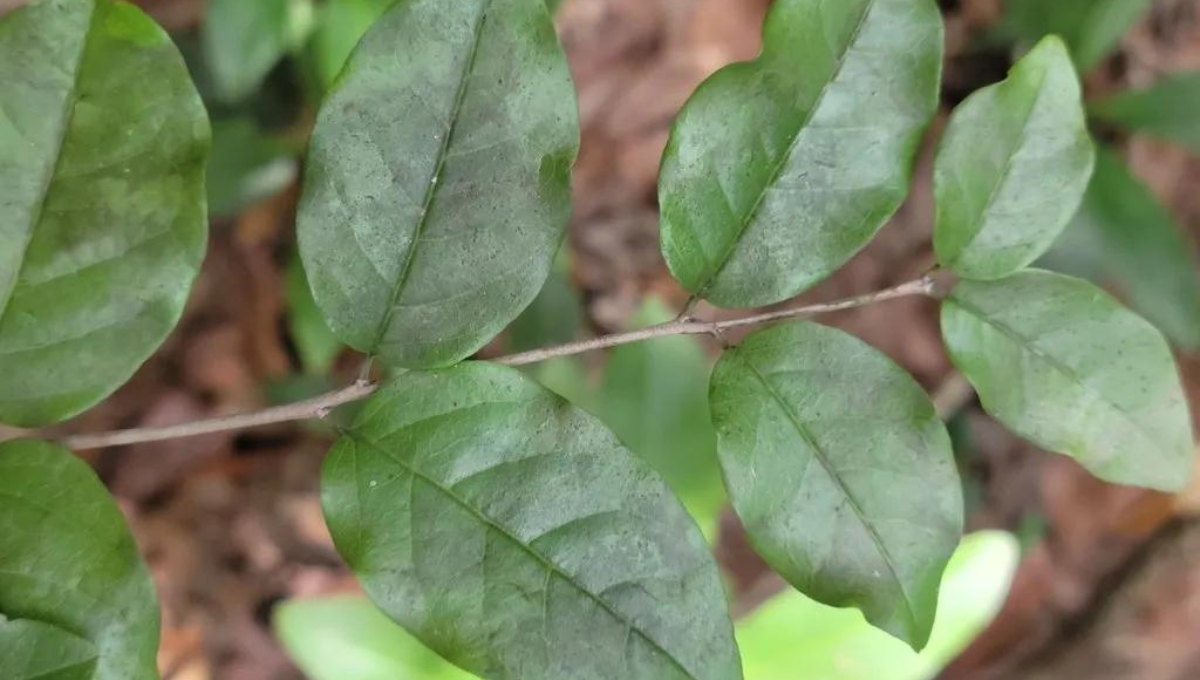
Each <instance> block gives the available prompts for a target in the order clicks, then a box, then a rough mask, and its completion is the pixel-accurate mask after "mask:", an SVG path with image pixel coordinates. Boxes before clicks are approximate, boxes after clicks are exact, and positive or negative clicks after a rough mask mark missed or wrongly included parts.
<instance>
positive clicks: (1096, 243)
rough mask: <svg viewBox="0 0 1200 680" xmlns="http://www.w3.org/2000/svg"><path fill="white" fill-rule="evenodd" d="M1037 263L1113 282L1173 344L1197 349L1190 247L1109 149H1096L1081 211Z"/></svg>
mask: <svg viewBox="0 0 1200 680" xmlns="http://www.w3.org/2000/svg"><path fill="white" fill-rule="evenodd" d="M1044 264H1045V266H1047V267H1049V268H1051V269H1057V270H1060V271H1064V272H1066V273H1069V274H1074V275H1076V276H1086V277H1088V278H1091V279H1094V280H1096V281H1097V282H1099V283H1111V284H1115V285H1116V286H1117V287H1118V288H1119V289H1120V290H1121V291H1122V292H1123V293H1124V294H1125V295H1126V296H1127V297H1128V300H1129V302H1130V304H1131V305H1132V306H1133V308H1134V309H1136V310H1137V311H1138V312H1140V313H1141V314H1143V315H1145V317H1146V318H1147V319H1149V320H1150V321H1151V322H1152V323H1153V324H1154V325H1156V326H1158V327H1159V329H1161V330H1162V331H1163V333H1165V334H1166V335H1167V337H1168V338H1170V339H1171V340H1172V341H1173V342H1174V343H1175V344H1176V345H1178V346H1180V347H1182V348H1184V349H1187V350H1195V349H1200V262H1198V261H1197V256H1196V244H1194V243H1192V242H1191V241H1190V240H1189V239H1187V238H1186V236H1185V235H1184V233H1183V230H1182V229H1181V228H1180V227H1179V225H1177V224H1176V223H1175V220H1174V219H1173V218H1172V217H1171V213H1170V211H1168V210H1167V208H1166V207H1165V206H1163V205H1162V204H1161V203H1160V202H1159V201H1158V199H1157V198H1155V196H1154V194H1153V193H1152V192H1151V191H1150V189H1149V188H1148V187H1147V186H1145V185H1144V184H1142V182H1141V181H1140V180H1139V179H1138V178H1137V177H1135V176H1134V175H1133V173H1132V172H1131V171H1130V169H1129V168H1128V167H1127V166H1126V165H1125V163H1124V162H1123V161H1122V160H1121V158H1120V157H1119V156H1117V154H1116V153H1114V152H1112V151H1109V150H1106V149H1103V148H1101V149H1100V153H1099V155H1098V156H1097V160H1096V172H1095V174H1094V175H1093V176H1092V182H1091V185H1090V186H1089V187H1088V192H1087V196H1086V197H1085V198H1084V201H1083V208H1082V209H1081V210H1080V211H1079V214H1078V215H1076V217H1075V220H1074V222H1072V223H1071V225H1070V226H1069V227H1068V228H1067V231H1066V233H1064V234H1063V238H1062V239H1061V240H1060V241H1059V242H1058V243H1057V244H1055V246H1054V248H1052V249H1051V251H1050V252H1049V253H1048V254H1047V256H1046V258H1045V259H1044Z"/></svg>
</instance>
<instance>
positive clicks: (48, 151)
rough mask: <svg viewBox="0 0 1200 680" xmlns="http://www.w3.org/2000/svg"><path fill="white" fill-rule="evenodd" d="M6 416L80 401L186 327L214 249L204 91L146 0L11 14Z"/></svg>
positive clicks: (46, 419)
mask: <svg viewBox="0 0 1200 680" xmlns="http://www.w3.org/2000/svg"><path fill="white" fill-rule="evenodd" d="M0 82H3V83H4V87H3V88H0V111H3V114H2V115H0V375H3V376H4V379H3V380H0V421H5V422H9V423H13V424H16V425H22V426H36V425H44V424H47V423H51V422H54V421H57V420H61V419H63V418H67V417H70V416H72V415H75V414H76V413H79V412H80V411H82V410H84V409H86V408H88V407H90V406H92V405H93V404H95V403H96V402H98V401H100V400H101V399H103V398H104V397H106V396H108V394H110V393H111V392H112V391H113V390H115V389H116V388H117V387H118V386H120V385H121V384H122V383H123V382H125V380H127V379H128V378H129V376H130V375H132V374H133V372H134V370H136V369H137V367H138V366H139V365H140V364H141V363H142V362H143V361H144V360H145V359H146V358H147V357H148V356H149V355H150V354H151V353H152V352H153V351H154V350H155V349H156V348H157V347H158V345H159V344H160V343H161V342H162V340H163V339H164V338H165V337H166V335H167V333H168V332H169V331H170V330H171V328H172V327H174V325H175V323H176V321H178V319H179V315H180V314H181V313H182V311H183V305H184V301H185V300H186V299H187V294H188V291H189V289H190V288H191V284H192V280H193V279H194V278H195V275H196V272H197V270H198V269H199V266H200V260H201V258H202V257H203V255H204V244H205V239H206V238H207V219H206V216H205V196H204V164H205V158H206V157H207V155H208V147H209V128H208V118H207V116H206V114H205V112H204V106H203V104H201V102H200V97H199V95H198V94H197V93H196V89H195V87H194V86H193V85H192V82H191V80H190V78H189V77H188V72H187V69H186V68H185V66H184V63H183V59H182V58H181V57H180V55H179V52H178V50H176V49H175V46H174V45H173V44H172V43H171V40H170V38H168V37H167V34H166V33H165V32H163V30H162V29H161V28H159V27H158V26H157V25H155V24H154V22H153V21H152V20H151V19H150V18H149V17H147V16H146V15H145V14H143V13H142V12H141V11H140V10H138V9H137V8H136V7H134V6H133V5H128V4H125V3H113V2H109V1H108V0H40V1H39V2H35V3H33V4H30V5H26V6H24V7H22V8H20V9H17V10H14V11H12V12H11V13H9V14H7V15H5V16H4V17H3V18H0Z"/></svg>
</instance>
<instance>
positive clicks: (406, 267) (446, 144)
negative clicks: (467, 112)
mask: <svg viewBox="0 0 1200 680" xmlns="http://www.w3.org/2000/svg"><path fill="white" fill-rule="evenodd" d="M491 7H492V0H487V1H486V2H485V3H484V5H483V7H482V8H481V9H480V10H479V17H478V18H477V19H476V21H475V26H474V27H473V29H472V40H471V53H470V55H468V56H467V60H466V64H464V65H463V70H462V74H461V75H460V76H459V80H458V90H457V92H455V94H454V106H453V107H452V108H451V111H450V123H449V125H448V126H447V130H446V134H445V138H444V139H443V140H442V144H441V147H440V148H439V149H438V155H437V162H436V163H435V164H434V168H433V175H432V176H431V177H430V178H429V181H428V182H427V183H426V185H425V196H424V197H423V199H422V201H421V216H420V219H419V220H418V221H417V228H416V229H415V230H414V231H413V237H412V241H411V242H410V243H409V245H408V249H407V250H406V251H405V253H404V262H403V263H402V264H401V265H400V273H399V274H397V276H396V282H395V283H394V284H393V285H392V293H391V295H390V296H388V305H387V308H386V309H384V311H383V318H382V319H381V320H380V322H379V328H377V329H376V331H375V341H374V342H372V343H371V347H370V350H369V353H370V354H377V353H378V352H379V346H380V345H381V344H383V337H384V335H385V334H386V333H387V329H388V326H390V325H391V323H392V316H393V315H394V314H395V311H396V303H397V301H399V299H400V295H401V293H402V292H403V290H404V285H405V284H406V283H407V282H408V276H409V274H410V273H411V272H412V265H413V260H414V259H415V257H416V254H417V246H418V245H419V244H420V241H421V235H422V234H424V233H425V227H426V225H427V224H428V223H429V214H430V212H432V211H431V210H430V208H431V207H432V206H433V200H434V198H435V197H436V196H437V192H438V188H439V187H440V186H441V182H439V181H438V180H439V179H440V178H441V175H442V171H443V170H444V169H445V166H446V157H447V155H448V153H449V150H450V145H451V143H452V141H453V139H454V134H455V132H457V130H458V120H459V114H460V113H461V112H462V107H463V102H464V101H466V98H467V82H468V81H469V80H470V76H471V73H472V72H473V71H474V70H475V58H476V57H477V56H478V54H479V43H480V42H481V39H482V35H483V25H484V23H485V21H486V19H487V13H488V10H490V9H491Z"/></svg>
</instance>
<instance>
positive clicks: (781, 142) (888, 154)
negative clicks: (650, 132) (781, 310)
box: [658, 0, 942, 307]
mask: <svg viewBox="0 0 1200 680" xmlns="http://www.w3.org/2000/svg"><path fill="white" fill-rule="evenodd" d="M763 42H764V47H763V52H762V54H761V56H759V57H758V59H756V60H754V61H751V62H745V63H738V64H733V65H730V66H727V67H725V68H723V69H721V70H720V71H718V72H717V73H716V74H714V75H713V76H712V77H710V78H709V79H708V80H706V81H705V82H704V83H703V84H702V85H700V87H699V89H697V90H696V92H695V94H693V95H692V98H691V99H690V100H689V101H688V103H687V104H686V105H685V106H684V108H683V110H682V111H681V112H680V113H679V117H678V119H677V120H676V121H675V125H674V127H673V128H672V130H671V137H670V140H669V141H668V143H667V149H666V151H665V153H664V154H663V160H662V172H661V175H660V177H659V191H658V195H659V203H660V205H661V206H662V249H663V255H664V256H665V257H666V260H667V264H668V265H669V266H670V268H671V272H672V273H673V274H674V275H675V278H677V279H678V280H679V281H680V283H682V284H683V286H684V288H686V289H687V290H688V291H690V292H691V293H693V294H695V295H697V296H699V297H703V298H706V299H708V300H710V301H711V302H713V303H714V304H717V305H720V306H722V307H753V306H759V305H765V304H770V303H774V302H779V301H781V300H784V299H787V298H789V297H792V296H794V295H797V294H798V293H801V292H803V291H804V290H806V289H808V288H810V287H812V286H813V285H815V284H816V283H818V282H820V281H821V280H822V279H824V278H825V277H826V276H828V275H829V274H830V273H832V272H833V271H834V270H836V269H837V268H838V267H840V266H841V265H842V264H843V263H845V262H846V261H847V260H849V259H850V257H851V256H853V255H854V254H855V253H856V252H858V250H860V249H861V248H862V247H863V246H865V245H866V244H867V242H868V241H870V240H871V237H873V236H874V235H875V233H876V232H877V231H878V230H879V228H880V227H882V226H883V224H884V222H886V221H887V220H888V218H890V217H891V215H892V214H893V213H894V212H895V211H896V209H897V208H898V207H899V205H900V203H901V202H902V201H903V200H904V197H905V196H906V195H907V194H908V185H909V180H910V178H911V175H912V164H913V156H914V155H915V153H916V150H917V145H918V143H919V142H920V140H921V135H922V133H923V132H924V130H925V127H926V126H927V125H928V123H929V121H930V119H931V117H932V116H933V114H934V111H935V110H936V108H937V100H938V86H939V81H940V78H941V65H942V20H941V14H940V13H939V12H938V8H937V6H936V5H935V4H934V3H933V2H932V0H840V1H839V2H825V1H824V0H779V1H778V2H776V3H774V5H773V6H772V8H771V11H770V13H769V14H768V15H767V19H766V24H765V26H764V27H763Z"/></svg>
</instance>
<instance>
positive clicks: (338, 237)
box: [298, 0, 579, 367]
mask: <svg viewBox="0 0 1200 680" xmlns="http://www.w3.org/2000/svg"><path fill="white" fill-rule="evenodd" d="M397 45H403V46H404V49H402V50H397V47H396V46H397ZM578 144H579V129H578V121H577V116H576V112H575V102H574V92H573V89H572V85H571V79H570V74H569V73H568V71H567V63H566V59H565V58H564V56H563V53H562V50H561V48H560V47H559V45H558V39H557V37H556V36H555V34H554V26H553V24H552V23H551V21H550V14H549V12H548V11H547V10H546V6H545V5H544V4H543V3H542V0H462V1H460V2H453V3H446V2H441V1H440V0H402V1H401V2H399V3H397V4H396V5H395V6H394V7H393V8H392V9H390V10H388V12H387V13H386V14H384V16H383V17H382V18H381V19H380V20H379V21H378V22H376V23H375V25H374V26H372V28H371V30H370V31H368V33H367V35H366V37H364V38H363V41H362V43H361V44H360V46H359V48H358V49H357V50H355V52H354V55H353V56H352V57H351V59H350V63H349V64H348V65H347V66H346V69H345V70H344V71H343V73H342V75H341V77H340V78H339V80H338V84H337V86H336V87H335V88H334V90H333V92H332V93H331V94H330V95H329V97H328V99H327V100H326V102H325V104H324V106H323V107H322V109H321V114H320V116H319V118H318V120H317V127H316V130H315V131H314V133H313V139H312V146H311V149H310V151H309V162H308V166H307V176H306V179H305V192H304V197H303V199H302V201H301V204H300V215H299V225H298V226H299V230H300V249H301V254H302V255H303V257H304V264H305V270H306V271H307V272H308V276H309V281H310V282H311V284H312V288H313V293H314V297H315V298H316V300H317V305H318V306H319V307H320V308H321V309H322V311H323V312H324V313H325V316H326V318H327V320H328V321H329V325H330V327H331V328H332V329H333V331H334V333H335V334H336V335H337V336H338V337H340V338H341V339H342V340H343V341H345V342H346V343H347V344H349V345H351V346H352V347H355V348H357V349H359V350H362V351H364V352H367V353H370V354H374V355H377V356H379V357H380V359H382V360H383V362H384V363H386V364H390V365H399V366H404V367H428V366H440V365H447V364H452V363H454V362H456V361H459V360H461V359H462V358H464V357H466V356H469V355H470V354H472V353H473V352H475V351H476V350H478V349H479V348H480V347H482V346H483V345H484V344H486V343H487V342H488V341H489V340H491V339H492V338H493V337H494V336H495V335H496V334H497V333H498V332H499V331H500V330H501V329H502V328H504V326H506V325H508V324H509V323H510V322H511V321H512V320H513V319H514V318H516V316H517V315H518V314H519V313H520V312H521V310H522V309H524V308H525V307H526V306H527V305H528V304H529V303H530V302H531V301H533V299H534V297H536V296H537V293H538V290H540V289H541V287H542V284H543V282H545V280H546V276H547V274H549V272H550V265H551V262H552V261H553V259H554V254H555V252H557V251H558V246H559V243H560V242H561V241H562V236H563V233H564V230H565V228H566V225H567V219H568V217H569V214H570V169H571V163H572V161H573V159H574V157H575V153H576V150H577V148H578Z"/></svg>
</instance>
